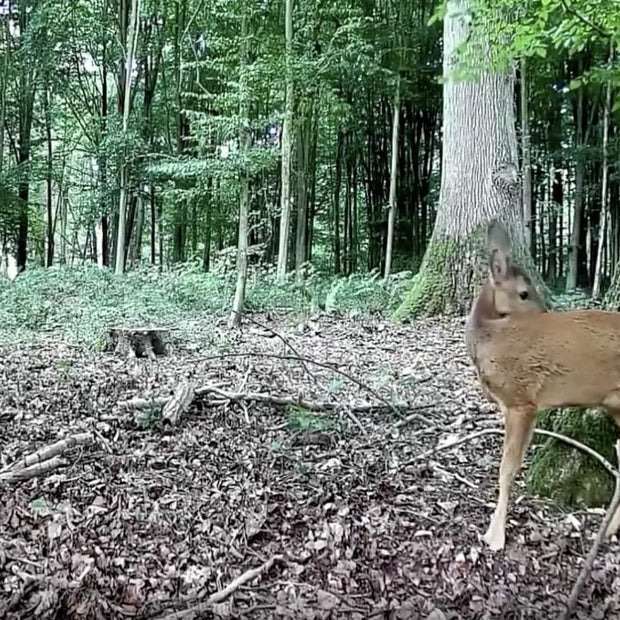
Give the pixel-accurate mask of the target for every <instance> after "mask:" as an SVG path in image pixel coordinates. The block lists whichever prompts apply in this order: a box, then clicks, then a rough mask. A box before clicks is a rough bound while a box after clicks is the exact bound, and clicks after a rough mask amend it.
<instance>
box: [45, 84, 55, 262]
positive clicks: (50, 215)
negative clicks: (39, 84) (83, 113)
mask: <svg viewBox="0 0 620 620" xmlns="http://www.w3.org/2000/svg"><path fill="white" fill-rule="evenodd" d="M43 107H44V114H45V139H46V142H47V162H46V163H47V166H46V175H45V186H46V197H45V204H46V212H47V218H46V219H47V255H46V260H45V266H46V267H51V266H52V263H53V262H54V210H53V206H52V182H53V179H52V114H51V109H50V108H51V105H50V92H49V83H47V84H46V85H45V93H44V99H43Z"/></svg>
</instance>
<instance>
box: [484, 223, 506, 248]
mask: <svg viewBox="0 0 620 620" xmlns="http://www.w3.org/2000/svg"><path fill="white" fill-rule="evenodd" d="M487 246H488V248H489V250H491V251H492V250H501V251H502V252H503V253H504V255H505V256H508V257H510V238H509V237H508V233H507V232H506V229H505V228H504V227H503V226H502V225H501V224H500V222H499V221H498V220H491V222H490V223H489V226H488V228H487Z"/></svg>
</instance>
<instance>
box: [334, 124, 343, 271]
mask: <svg viewBox="0 0 620 620" xmlns="http://www.w3.org/2000/svg"><path fill="white" fill-rule="evenodd" d="M343 143H344V136H343V134H342V131H340V130H338V138H337V146H336V175H335V177H336V178H335V179H334V273H335V274H339V273H340V269H341V264H342V263H341V259H340V186H341V185H342V152H343V146H344V144H343Z"/></svg>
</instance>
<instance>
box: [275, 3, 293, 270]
mask: <svg viewBox="0 0 620 620" xmlns="http://www.w3.org/2000/svg"><path fill="white" fill-rule="evenodd" d="M284 5H285V18H284V22H285V26H284V30H285V40H286V104H285V113H284V123H283V125H282V193H281V196H280V239H279V244H278V266H277V275H278V277H282V276H284V275H285V274H286V266H287V263H288V238H289V228H290V218H291V154H292V144H291V143H292V141H291V126H292V122H293V106H294V91H293V69H292V54H293V0H284Z"/></svg>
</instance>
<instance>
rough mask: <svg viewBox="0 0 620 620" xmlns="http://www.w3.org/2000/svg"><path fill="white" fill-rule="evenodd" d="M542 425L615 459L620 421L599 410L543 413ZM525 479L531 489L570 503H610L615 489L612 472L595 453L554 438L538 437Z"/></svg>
mask: <svg viewBox="0 0 620 620" xmlns="http://www.w3.org/2000/svg"><path fill="white" fill-rule="evenodd" d="M538 426H539V428H543V429H545V430H552V431H555V432H556V433H560V434H562V435H565V436H567V437H571V438H573V439H576V440H578V441H580V442H581V443H583V444H585V445H587V446H589V447H590V448H592V449H594V450H596V451H597V452H598V453H599V454H601V455H602V456H604V457H605V458H606V459H608V460H609V461H612V462H613V460H614V443H615V440H616V438H617V437H618V434H619V433H618V428H617V426H616V424H615V423H614V422H613V421H612V420H611V419H610V418H609V416H607V415H606V414H604V413H601V412H600V411H598V410H583V409H573V408H571V409H564V410H561V411H557V412H556V411H545V412H542V413H540V414H539V417H538ZM536 444H538V445H537V448H536V450H535V451H534V457H533V459H532V462H531V465H530V467H529V468H528V470H527V473H526V476H525V481H526V485H527V487H528V490H529V491H530V492H531V493H536V494H538V495H541V496H544V497H550V498H552V499H554V500H555V501H557V502H559V503H561V504H564V505H567V506H600V505H603V504H606V503H607V502H608V501H609V499H610V497H611V495H612V493H613V489H614V481H613V479H612V477H611V476H610V475H609V473H608V472H607V471H606V470H605V469H604V468H603V467H602V466H601V465H600V464H599V463H598V462H597V461H595V460H594V459H593V458H592V457H591V456H589V455H587V454H585V453H584V452H582V451H581V450H578V449H577V448H572V447H571V446H568V445H567V444H565V443H564V442H562V441H560V440H558V439H553V438H542V439H540V438H536V439H535V445H536Z"/></svg>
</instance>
